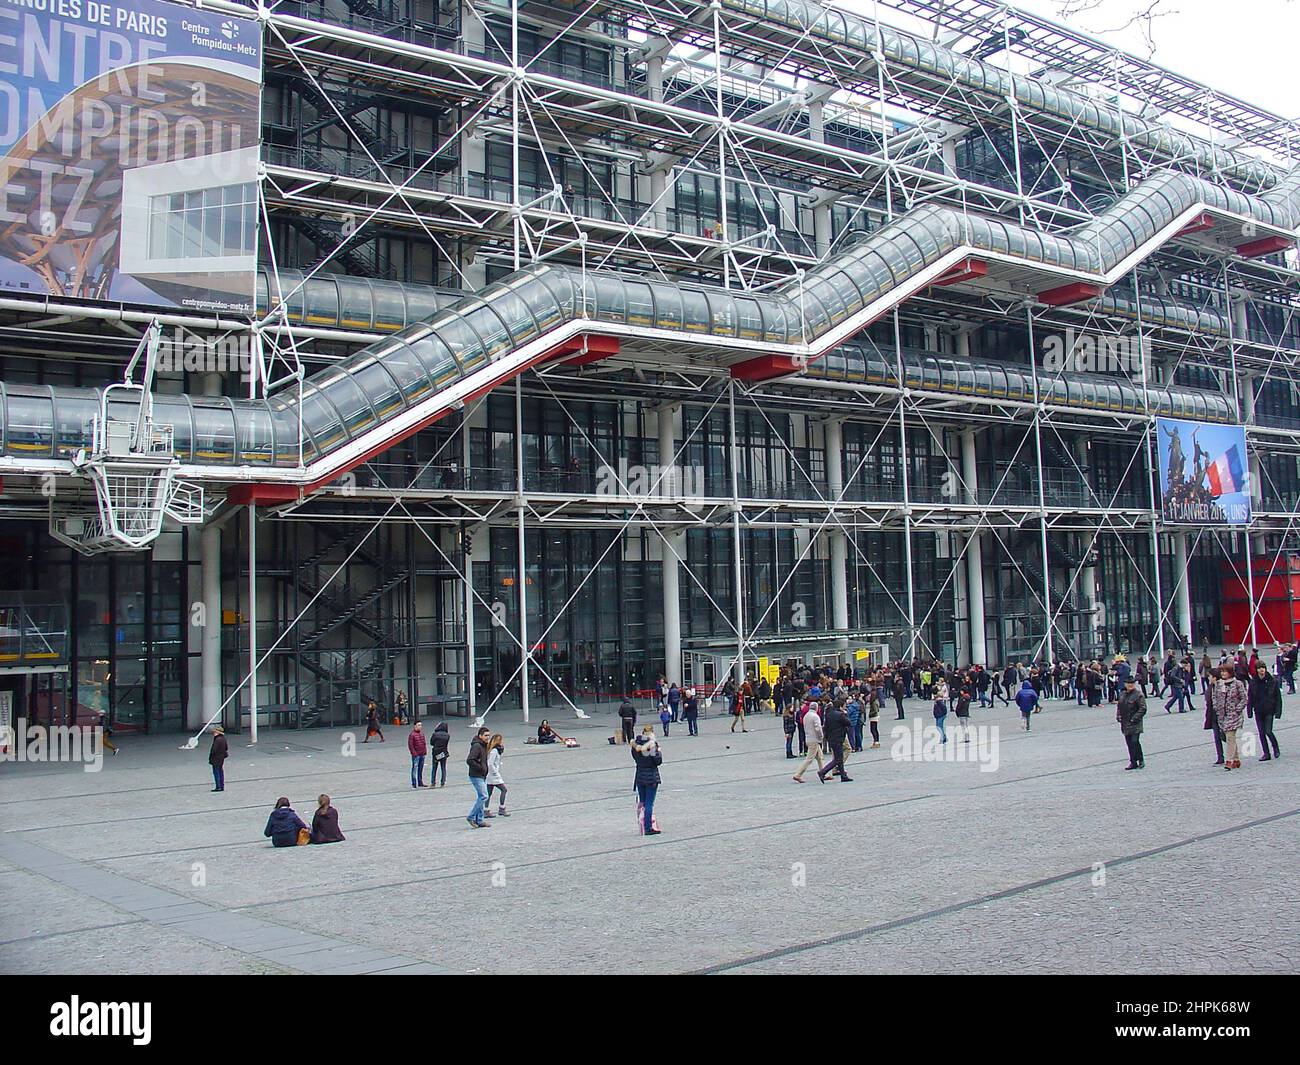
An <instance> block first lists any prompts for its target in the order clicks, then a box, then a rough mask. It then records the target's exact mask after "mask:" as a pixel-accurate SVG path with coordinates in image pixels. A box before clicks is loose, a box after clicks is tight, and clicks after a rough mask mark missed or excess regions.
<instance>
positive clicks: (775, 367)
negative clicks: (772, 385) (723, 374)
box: [731, 355, 805, 381]
mask: <svg viewBox="0 0 1300 1065" xmlns="http://www.w3.org/2000/svg"><path fill="white" fill-rule="evenodd" d="M804 365H805V364H804V363H803V362H802V361H800V360H796V359H793V358H791V357H790V356H789V355H760V356H758V358H756V359H746V360H745V361H744V362H738V363H736V364H735V365H734V366H733V367H731V376H732V377H734V378H736V380H738V381H771V380H772V379H773V378H776V377H788V376H789V375H790V374H792V373H798V372H799V371H801V370H802V369H803V368H804Z"/></svg>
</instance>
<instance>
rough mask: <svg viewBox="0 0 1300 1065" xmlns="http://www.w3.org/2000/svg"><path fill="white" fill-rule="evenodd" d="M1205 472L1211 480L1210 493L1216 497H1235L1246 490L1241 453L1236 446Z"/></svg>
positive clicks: (1216, 460) (1229, 449)
mask: <svg viewBox="0 0 1300 1065" xmlns="http://www.w3.org/2000/svg"><path fill="white" fill-rule="evenodd" d="M1205 472H1206V474H1207V475H1208V476H1209V478H1210V491H1211V492H1212V493H1213V494H1214V495H1215V496H1227V495H1235V494H1236V493H1238V492H1244V491H1245V490H1246V487H1245V486H1246V475H1245V473H1244V472H1243V470H1242V465H1241V452H1240V451H1239V450H1237V447H1236V445H1235V444H1234V445H1233V446H1232V447H1230V448H1228V450H1227V451H1225V452H1224V453H1223V454H1222V455H1220V456H1219V457H1218V458H1217V459H1215V460H1214V462H1213V463H1212V464H1211V465H1210V468H1209V469H1208V470H1206V471H1205Z"/></svg>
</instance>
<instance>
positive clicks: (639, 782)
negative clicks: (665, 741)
mask: <svg viewBox="0 0 1300 1065" xmlns="http://www.w3.org/2000/svg"><path fill="white" fill-rule="evenodd" d="M632 760H633V761H634V762H636V779H635V780H634V781H633V787H634V788H635V789H636V794H637V798H638V799H640V800H641V816H642V819H643V826H644V828H645V834H646V835H647V836H657V835H659V829H657V828H655V827H654V810H655V793H656V792H658V790H659V767H660V766H661V765H663V761H664V756H663V752H662V751H660V750H659V742H658V740H656V739H655V734H654V729H652V728H651V727H650V726H649V725H646V726H645V728H644V729H643V730H642V732H641V735H639V736H638V737H637V738H636V739H635V740H633V741H632Z"/></svg>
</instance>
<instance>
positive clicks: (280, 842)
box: [262, 795, 307, 847]
mask: <svg viewBox="0 0 1300 1065" xmlns="http://www.w3.org/2000/svg"><path fill="white" fill-rule="evenodd" d="M306 827H307V825H306V822H304V821H303V819H302V818H301V817H299V816H298V815H297V814H296V813H294V811H293V807H292V806H290V805H289V800H288V799H286V798H285V797H284V796H283V795H281V796H280V798H278V799H276V800H275V809H274V810H272V811H271V816H270V817H269V818H267V821H266V831H265V832H263V833H262V835H264V836H270V837H271V843H272V844H274V845H275V846H277V847H296V846H297V845H298V832H299V830H301V829H305V828H306Z"/></svg>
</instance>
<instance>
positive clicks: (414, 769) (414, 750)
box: [406, 721, 429, 788]
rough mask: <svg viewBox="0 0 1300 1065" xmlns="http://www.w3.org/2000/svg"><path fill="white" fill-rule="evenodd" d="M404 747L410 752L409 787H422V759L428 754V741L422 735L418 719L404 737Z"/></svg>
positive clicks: (422, 730) (422, 727) (422, 728)
mask: <svg viewBox="0 0 1300 1065" xmlns="http://www.w3.org/2000/svg"><path fill="white" fill-rule="evenodd" d="M406 749H407V750H408V751H410V752H411V787H413V788H422V787H424V786H425V784H424V760H425V758H427V757H428V755H429V741H428V740H427V739H426V738H425V736H424V726H423V725H421V724H420V722H418V721H417V722H416V723H415V724H414V725H413V726H412V728H411V734H410V735H409V736H407V737H406Z"/></svg>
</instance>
